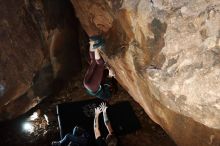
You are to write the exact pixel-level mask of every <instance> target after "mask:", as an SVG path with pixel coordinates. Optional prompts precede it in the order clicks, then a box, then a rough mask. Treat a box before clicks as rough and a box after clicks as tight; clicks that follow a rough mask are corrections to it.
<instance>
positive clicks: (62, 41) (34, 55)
mask: <svg viewBox="0 0 220 146" xmlns="http://www.w3.org/2000/svg"><path fill="white" fill-rule="evenodd" d="M48 5H49V6H50V7H48ZM0 7H1V10H0V18H1V19H0V42H1V44H0V121H2V120H6V119H12V118H15V117H17V116H18V115H21V114H22V113H25V112H27V111H28V110H30V109H31V108H33V107H35V106H36V105H37V104H38V103H39V102H40V101H42V99H44V98H45V97H47V96H49V95H50V94H51V93H52V92H53V89H54V85H53V84H54V83H57V84H58V83H59V84H60V83H62V81H63V80H67V79H68V78H70V77H72V76H73V75H76V73H78V72H79V71H80V70H81V58H80V51H79V49H80V48H79V42H78V40H77V38H78V30H77V29H78V28H79V25H78V21H77V19H76V18H75V17H74V16H75V15H74V11H73V7H72V4H71V3H70V2H69V1H59V0H58V1H54V0H53V1H50V0H48V1H44V3H42V1H41V0H16V1H13V0H8V1H1V2H0ZM64 8H65V9H64ZM54 15H55V16H54ZM54 81H58V82H54Z"/></svg>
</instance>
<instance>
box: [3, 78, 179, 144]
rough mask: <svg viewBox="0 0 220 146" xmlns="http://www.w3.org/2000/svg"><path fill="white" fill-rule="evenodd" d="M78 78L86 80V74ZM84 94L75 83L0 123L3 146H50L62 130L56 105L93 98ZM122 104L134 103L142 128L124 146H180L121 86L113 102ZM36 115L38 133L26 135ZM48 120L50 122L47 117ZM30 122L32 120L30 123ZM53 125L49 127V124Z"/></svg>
mask: <svg viewBox="0 0 220 146" xmlns="http://www.w3.org/2000/svg"><path fill="white" fill-rule="evenodd" d="M78 78H81V79H82V75H79V77H78ZM91 98H93V97H90V96H88V95H86V93H85V92H84V88H83V85H82V83H81V82H80V80H71V81H70V82H69V83H68V85H66V86H65V87H63V89H62V90H61V91H60V92H59V93H57V94H56V95H55V96H51V97H48V98H46V99H45V100H44V101H42V102H41V103H40V104H39V105H38V106H37V107H36V108H34V109H32V110H31V111H30V112H28V113H27V114H25V115H23V116H22V117H19V118H18V119H15V120H13V121H8V122H4V123H0V146H13V145H15V146H49V145H51V141H53V140H58V139H59V128H58V122H57V118H56V109H55V106H56V105H57V104H58V103H63V102H71V101H79V100H86V99H91ZM118 101H130V103H131V105H132V107H133V109H134V111H135V113H136V115H137V117H138V119H139V120H140V123H141V126H142V128H141V129H140V130H138V131H136V132H135V133H132V134H128V135H126V136H121V137H119V138H120V141H121V143H122V144H123V146H176V144H175V143H174V142H173V140H172V139H171V138H170V137H169V136H168V135H167V134H166V133H165V132H164V131H163V130H162V129H161V128H160V126H158V125H157V124H156V123H154V122H153V121H152V120H151V119H150V118H149V117H148V116H147V114H146V113H145V112H144V110H143V109H142V108H141V107H140V106H139V104H137V103H136V102H135V101H134V100H133V99H132V97H130V96H129V94H128V93H127V92H126V91H124V90H123V89H122V88H121V87H119V91H118V92H117V94H115V95H114V96H113V97H112V99H111V100H110V104H113V103H116V102H118ZM33 112H37V113H38V115H39V118H38V119H35V120H33V121H31V122H32V123H33V124H34V132H32V133H29V132H25V131H24V130H23V129H22V124H23V123H24V122H25V121H27V120H28V118H29V117H30V115H32V114H33ZM44 115H46V116H47V117H48V120H49V123H47V121H46V119H45V116H44ZM29 121H30V120H29ZM48 124H49V125H48Z"/></svg>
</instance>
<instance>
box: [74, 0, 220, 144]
mask: <svg viewBox="0 0 220 146" xmlns="http://www.w3.org/2000/svg"><path fill="white" fill-rule="evenodd" d="M72 3H73V6H74V8H75V10H76V15H77V17H78V18H79V19H80V22H81V23H82V26H83V27H84V29H85V30H86V32H87V33H88V34H89V35H93V34H100V33H102V34H103V35H104V36H105V39H106V49H105V50H104V51H103V52H102V53H103V57H104V59H105V60H106V61H107V62H108V64H110V65H111V66H112V68H113V69H114V70H115V72H116V78H117V80H118V81H119V82H120V84H121V85H122V86H123V87H124V88H125V89H126V90H127V91H128V92H129V93H130V95H132V96H133V98H134V99H135V100H136V101H137V102H138V103H139V104H140V105H141V106H142V107H143V108H144V109H145V111H146V113H147V114H148V115H149V116H150V117H151V118H152V119H153V120H154V121H155V122H157V123H158V124H160V125H161V127H163V128H164V129H165V130H166V131H167V133H168V134H169V135H170V136H171V137H172V138H173V139H174V140H175V142H176V143H177V144H178V145H182V146H192V145H196V146H197V145H199V146H207V145H213V146H217V145H219V144H220V126H219V125H220V115H219V113H220V111H219V110H220V108H219V107H220V102H219V101H220V94H219V93H220V86H219V84H220V83H219V80H220V76H219V75H220V74H219V73H220V66H219V57H220V46H219V45H220V2H219V1H218V0H194V1H190V0H170V1H166V0H149V1H146V0H136V1H133V0H124V1H116V0H84V1H81V0H72Z"/></svg>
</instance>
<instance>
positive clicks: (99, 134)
mask: <svg viewBox="0 0 220 146" xmlns="http://www.w3.org/2000/svg"><path fill="white" fill-rule="evenodd" d="M94 133H95V138H96V139H97V138H98V137H99V136H101V133H100V131H99V115H95V118H94Z"/></svg>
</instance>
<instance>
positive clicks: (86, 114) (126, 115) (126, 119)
mask: <svg viewBox="0 0 220 146" xmlns="http://www.w3.org/2000/svg"><path fill="white" fill-rule="evenodd" d="M101 102H102V101H101V100H99V99H92V100H86V101H80V102H71V103H63V104H59V105H57V107H56V108H57V114H58V122H59V128H60V136H61V138H63V137H64V136H65V134H67V133H69V132H72V129H73V127H75V126H76V125H78V126H81V127H83V128H85V129H87V130H88V131H89V133H90V134H91V135H92V137H94V134H93V119H94V108H95V107H97V106H98V105H99V104H100V103H101ZM107 113H108V116H109V119H110V121H111V124H112V127H113V129H114V131H115V133H116V135H124V134H127V133H132V132H134V131H136V130H138V129H139V128H140V123H139V121H138V119H137V117H136V115H135V113H134V111H133V109H132V107H131V105H130V103H129V102H128V101H123V102H119V103H117V104H114V105H111V106H109V108H108V109H107ZM99 122H100V131H101V133H102V135H103V136H106V134H107V129H106V127H105V126H104V122H103V119H102V114H101V115H100V118H99Z"/></svg>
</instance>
